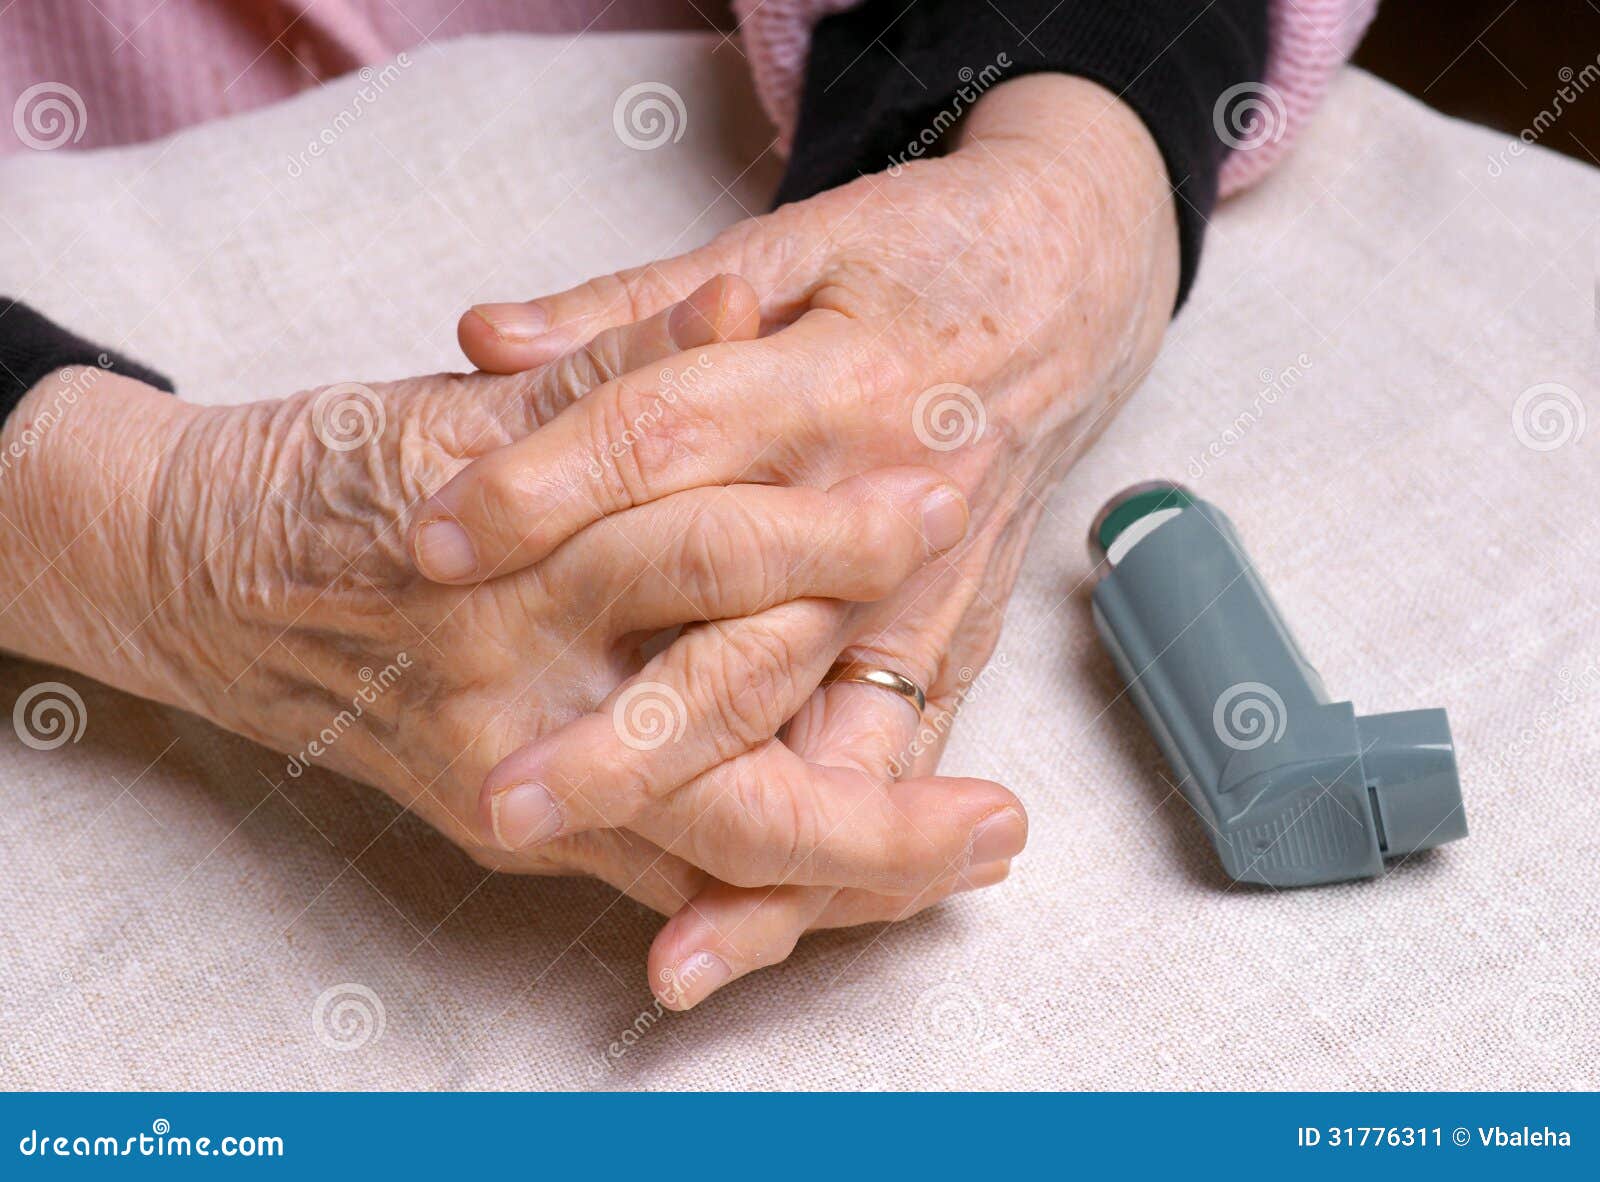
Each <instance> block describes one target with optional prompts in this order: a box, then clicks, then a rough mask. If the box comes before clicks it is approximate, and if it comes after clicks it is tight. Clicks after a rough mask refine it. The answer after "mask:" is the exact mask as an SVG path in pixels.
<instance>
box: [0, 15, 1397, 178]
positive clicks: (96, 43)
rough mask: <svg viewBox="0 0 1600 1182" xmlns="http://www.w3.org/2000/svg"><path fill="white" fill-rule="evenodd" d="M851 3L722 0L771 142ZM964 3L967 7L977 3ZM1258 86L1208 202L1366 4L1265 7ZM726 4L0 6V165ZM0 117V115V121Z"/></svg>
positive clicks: (1302, 100) (1270, 155)
mask: <svg viewBox="0 0 1600 1182" xmlns="http://www.w3.org/2000/svg"><path fill="white" fill-rule="evenodd" d="M856 2H857V0H733V5H732V7H733V12H734V13H735V14H736V15H737V16H738V18H739V29H740V33H741V35H742V37H743V40H744V48H745V52H746V55H747V56H748V58H749V60H750V68H751V70H752V72H753V73H754V76H755V85H756V91H757V93H758V94H759V95H760V97H761V102H762V104H763V105H764V106H765V107H766V109H767V111H768V113H769V114H770V115H771V116H772V118H773V121H774V122H775V123H776V124H777V126H778V131H779V135H780V138H781V141H782V143H783V144H785V145H787V143H788V141H789V135H790V133H791V132H792V131H793V127H794V119H795V112H796V109H797V107H798V103H799V89H800V82H801V78H802V76H803V74H804V71H805V60H806V46H807V43H808V41H809V39H810V35H811V27H812V25H814V24H815V23H816V22H817V21H818V20H819V19H821V18H822V17H823V16H826V15H828V14H829V13H833V12H838V11H841V10H842V9H846V8H849V7H851V6H852V5H853V4H854V3H856ZM975 2H976V0H975ZM1271 2H1272V7H1271V26H1270V33H1271V48H1270V56H1269V59H1268V65H1267V77H1266V79H1265V81H1266V85H1267V86H1268V87H1270V88H1271V89H1272V90H1273V91H1275V92H1276V100H1277V101H1278V105H1279V108H1280V113H1281V114H1282V115H1284V116H1286V120H1285V121H1284V125H1283V128H1282V132H1283V134H1281V135H1274V137H1273V140H1272V142H1270V143H1265V144H1262V145H1261V146H1260V147H1259V148H1257V149H1256V150H1254V151H1250V152H1234V153H1232V154H1231V155H1230V156H1229V157H1228V159H1227V161H1226V163H1225V164H1224V166H1223V170H1222V191H1223V193H1224V194H1226V193H1229V192H1232V191H1234V190H1236V189H1239V188H1242V187H1243V186H1245V185H1248V184H1250V183H1251V182H1252V181H1254V180H1255V179H1256V178H1257V177H1259V176H1261V175H1262V174H1263V173H1265V172H1266V171H1267V170H1268V169H1270V168H1271V167H1272V164H1273V162H1274V161H1275V160H1277V159H1278V157H1279V156H1281V155H1282V153H1283V152H1284V151H1285V150H1286V149H1287V147H1288V145H1289V142H1290V140H1291V139H1292V138H1293V137H1294V135H1295V132H1296V130H1297V129H1298V128H1299V127H1300V126H1301V125H1302V124H1303V123H1304V121H1305V119H1306V118H1307V117H1308V116H1309V115H1310V114H1311V112H1312V111H1313V110H1314V109H1315V107H1316V106H1317V104H1318V102H1320V101H1321V99H1322V96H1323V94H1324V93H1325V92H1326V91H1327V88H1328V83H1329V81H1330V80H1331V79H1332V77H1333V74H1334V72H1335V71H1336V70H1337V69H1338V67H1339V65H1340V64H1341V63H1342V62H1343V61H1344V60H1345V59H1346V58H1347V57H1349V55H1350V53H1351V51H1352V50H1353V49H1354V48H1355V45H1356V42H1357V41H1358V40H1359V39H1360V37H1361V34H1362V32H1363V31H1364V30H1365V29H1366V27H1367V24H1368V22H1370V21H1371V19H1372V15H1373V12H1374V11H1375V9H1376V8H1377V0H1271ZM727 8H728V5H727V0H721V2H720V3H718V2H715V0H713V2H709V3H708V0H404V2H403V3H391V0H232V2H231V3H225V2H223V0H95V2H94V3H92V4H90V3H86V2H85V0H12V2H11V3H9V4H7V5H5V6H4V9H3V11H0V101H3V103H4V105H5V109H8V110H9V111H10V114H11V119H9V120H4V119H0V152H8V151H17V150H21V149H25V148H39V147H60V146H68V145H69V144H70V145H75V146H77V147H83V148H88V147H101V146H104V145H108V144H123V143H134V142H137V141H140V140H147V139H151V138H154V137H156V136H160V135H165V134H166V133H168V132H171V131H176V130H177V129H179V128H181V127H185V126H188V125H189V124H191V123H198V122H201V121H203V120H206V119H212V118H215V117H217V116H219V115H226V114H230V113H232V112H235V111H244V110H248V109H250V108H251V107H256V106H260V105H262V104H263V103H268V102H272V101H274V100H276V99H280V98H284V97H286V96H288V95H291V94H294V93H296V92H297V91H300V90H304V89H306V88H307V87H310V86H315V85H318V84H319V83H321V82H322V81H323V80H325V79H327V78H332V77H335V76H337V75H339V74H343V73H346V72H348V71H350V70H354V69H358V68H360V67H361V66H364V65H375V64H378V63H380V62H383V61H386V60H387V59H389V58H390V57H392V56H393V55H394V54H396V53H398V52H400V51H401V50H407V49H414V48H416V47H417V46H419V45H423V44H427V43H431V42H434V41H440V40H444V39H445V38H448V37H455V36H459V35H461V34H465V33H486V32H498V31H505V30H519V31H525V32H546V33H559V32H571V33H579V32H584V31H588V30H608V29H622V28H653V29H704V28H706V27H707V25H708V23H709V21H708V15H707V14H708V12H709V14H710V16H709V19H717V20H720V19H722V18H724V17H725V16H726V15H727ZM4 113H5V110H0V115H3V114H4Z"/></svg>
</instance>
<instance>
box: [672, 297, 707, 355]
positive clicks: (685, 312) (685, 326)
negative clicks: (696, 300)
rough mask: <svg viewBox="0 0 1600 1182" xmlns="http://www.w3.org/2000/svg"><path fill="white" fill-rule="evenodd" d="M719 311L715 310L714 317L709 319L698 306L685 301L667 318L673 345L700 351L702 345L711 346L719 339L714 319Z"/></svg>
mask: <svg viewBox="0 0 1600 1182" xmlns="http://www.w3.org/2000/svg"><path fill="white" fill-rule="evenodd" d="M718 311H719V309H716V308H713V309H712V315H711V316H710V317H708V316H707V315H706V314H705V313H704V312H702V311H701V310H700V309H699V308H698V307H697V306H696V305H694V304H691V303H690V302H689V301H688V300H684V301H683V302H682V303H680V304H679V305H678V306H677V307H676V308H674V309H672V314H671V315H669V316H668V317H667V332H668V334H670V335H671V337H672V343H673V344H674V345H676V346H677V347H678V348H680V349H698V348H699V347H700V346H701V345H709V344H711V343H712V342H713V341H715V340H716V339H717V326H716V322H715V319H714V318H715V316H716V314H717V312H718Z"/></svg>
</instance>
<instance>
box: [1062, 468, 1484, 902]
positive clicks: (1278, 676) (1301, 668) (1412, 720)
mask: <svg viewBox="0 0 1600 1182" xmlns="http://www.w3.org/2000/svg"><path fill="white" fill-rule="evenodd" d="M1089 548H1090V551H1091V553H1092V554H1093V556H1094V558H1095V559H1096V563H1097V569H1098V572H1099V580H1098V582H1097V583H1096V585H1095V588H1094V595H1093V605H1094V623H1095V628H1096V629H1097V630H1098V631H1099V633H1100V638H1101V640H1102V641H1104V643H1105V646H1106V648H1108V649H1109V650H1110V651H1111V656H1112V659H1113V660H1114V661H1115V662H1116V665H1117V670H1118V672H1119V673H1121V674H1122V678H1123V680H1124V681H1125V682H1126V683H1127V686H1128V693H1129V695H1130V696H1131V697H1132V698H1133V700H1134V702H1135V703H1136V704H1137V705H1138V707H1139V712H1140V713H1141V714H1142V715H1143V716H1144V720H1145V722H1146V723H1147V724H1148V726H1149V727H1150V731H1151V733H1152V734H1153V735H1154V736H1155V739H1156V742H1157V744H1158V745H1159V746H1160V748H1161V752H1162V754H1163V755H1164V756H1166V759H1167V762H1168V763H1169V764H1171V766H1172V769H1173V771H1174V772H1176V773H1177V775H1178V777H1179V787H1180V788H1181V789H1182V791H1183V793H1184V795H1185V796H1186V797H1187V798H1188V800H1189V803H1190V804H1192V805H1193V806H1194V808H1195V810H1196V811H1197V812H1198V813H1199V814H1200V816H1201V818H1202V819H1203V820H1204V822H1205V823H1206V826H1207V828H1208V830H1209V832H1210V836H1211V840H1212V844H1213V845H1215V846H1216V849H1217V856H1218V857H1219V858H1221V860H1222V865H1223V868H1224V869H1225V870H1226V871H1227V872H1228V874H1229V875H1231V876H1232V877H1233V878H1235V879H1237V880H1239V881H1241V882H1257V883H1266V884H1267V885H1270V886H1275V887H1285V886H1305V885H1309V884H1311V883H1322V882H1339V881H1342V880H1344V879H1351V878H1367V877H1371V876H1375V875H1380V874H1382V873H1383V866H1384V859H1385V858H1398V857H1403V856H1404V855H1406V854H1409V853H1412V852H1413V851H1415V850H1423V849H1429V848H1431V847H1433V846H1436V845H1440V844H1441V843H1443V842H1447V841H1454V840H1455V839H1457V838H1460V837H1465V836H1466V835H1467V820H1466V813H1465V812H1464V811H1463V809H1462V804H1461V785H1460V782H1459V780H1458V779H1457V776H1456V759H1455V750H1454V747H1453V745H1452V743H1451V740H1450V725H1449V723H1448V721H1447V720H1446V719H1445V713H1444V711H1443V710H1407V711H1403V712H1401V713H1398V714H1368V715H1364V716H1361V717H1357V715H1356V712H1355V708H1354V707H1353V706H1352V705H1351V704H1350V703H1349V702H1334V701H1330V700H1329V697H1328V691H1327V690H1326V689H1325V688H1324V687H1323V684H1322V679H1321V678H1320V677H1319V676H1317V672H1316V670H1315V669H1313V668H1312V667H1311V665H1310V663H1309V662H1307V660H1306V659H1305V656H1304V655H1303V654H1302V653H1301V652H1300V649H1299V646H1298V645H1296V644H1295V641H1294V637H1293V636H1292V635H1291V634H1290V632H1289V628H1288V625H1287V624H1285V623H1284V620H1283V617H1282V616H1281V615H1280V614H1279V613H1278V608H1277V605H1276V604H1274V603H1273V601H1272V597H1271V596H1270V595H1268V594H1267V589H1266V587H1265V586H1264V585H1263V583H1262V582H1261V579H1260V577H1259V576H1258V575H1257V574H1256V570H1255V567H1254V566H1253V565H1252V564H1251V562H1250V559H1249V557H1248V556H1247V555H1246V554H1245V552H1244V547H1243V545H1242V544H1241V543H1240V541H1239V536H1238V534H1237V533H1235V532H1234V528H1233V524H1232V523H1231V522H1230V521H1229V520H1228V519H1227V517H1225V516H1224V515H1223V513H1222V511H1221V510H1220V509H1218V508H1217V507H1216V506H1215V505H1211V504H1208V503H1207V502H1205V501H1202V500H1200V499H1198V498H1197V497H1195V496H1194V495H1193V494H1192V493H1190V492H1189V491H1188V490H1187V489H1185V488H1183V487H1182V486H1181V485H1177V484H1173V483H1170V482H1165V481H1157V482H1150V483H1146V484H1138V485H1134V486H1133V487H1132V488H1129V489H1125V490H1124V491H1122V492H1121V493H1118V494H1117V495H1116V496H1115V497H1113V498H1112V499H1111V500H1110V501H1109V502H1108V503H1107V504H1106V506H1105V508H1103V509H1102V510H1101V511H1100V513H1099V515H1098V516H1097V517H1096V519H1095V522H1094V526H1093V528H1092V529H1091V530H1090V534H1089Z"/></svg>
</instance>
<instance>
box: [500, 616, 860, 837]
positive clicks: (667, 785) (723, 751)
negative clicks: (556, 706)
mask: <svg viewBox="0 0 1600 1182" xmlns="http://www.w3.org/2000/svg"><path fill="white" fill-rule="evenodd" d="M847 610H848V608H847V607H846V605H844V604H841V603H836V602H833V601H830V600H819V599H803V600H795V601H792V602H789V603H785V604H781V605H780V606H778V607H775V608H770V609H768V610H767V611H764V612H760V613H757V614H756V615H753V616H746V617H743V618H740V619H734V620H729V621H718V622H715V623H710V624H703V625H699V626H697V627H695V628H693V629H690V630H688V631H686V632H685V633H684V634H683V635H682V636H680V637H679V638H678V639H677V640H675V641H674V642H673V643H672V645H671V647H669V648H668V649H667V650H666V651H664V652H662V653H659V654H657V655H656V656H655V657H654V658H653V659H652V660H651V661H649V662H648V663H647V664H646V665H645V667H644V668H643V669H642V670H641V671H640V672H639V674H638V675H637V676H635V677H633V678H631V679H630V680H629V681H628V682H626V683H625V684H624V685H622V686H621V687H619V689H618V690H617V692H616V693H614V694H613V695H612V696H611V697H610V698H608V699H607V700H606V701H605V702H604V703H602V705H601V707H600V709H599V710H597V711H596V712H594V713H591V714H587V715H584V716H583V717H580V718H578V719H576V720H574V721H572V722H570V723H568V724H567V725H566V726H564V727H561V728H560V729H558V730H556V731H554V732H552V733H551V734H548V735H546V736H544V737H543V738H541V739H538V740H536V741H535V742H533V743H530V744H528V745H527V746H524V747H522V748H520V749H518V750H517V751H514V752H512V753H511V754H510V755H508V756H506V757H505V758H504V759H502V760H501V761H500V762H499V763H498V764H497V765H496V766H495V767H494V768H493V769H492V770H491V771H490V773H489V775H488V776H487V777H486V779H485V781H484V785H483V793H482V800H481V802H480V808H481V817H482V819H483V820H484V821H486V822H487V825H486V830H487V831H488V832H489V833H491V834H492V835H493V837H494V839H495V841H496V843H497V844H498V845H500V846H501V847H502V848H505V849H529V848H532V847H533V846H534V845H536V844H539V843H543V842H547V841H550V840H553V839H554V838H556V837H558V836H561V835H563V834H568V833H576V832H582V831H583V830H586V829H595V828H619V827H624V826H627V825H628V824H629V823H630V822H631V821H633V820H634V819H635V818H636V817H638V816H639V815H640V814H641V813H643V812H645V811H646V810H647V809H649V808H650V807H651V806H652V805H653V804H654V802H655V800H656V799H657V797H658V796H662V795H665V794H666V793H667V792H670V791H671V790H672V789H673V788H676V787H677V786H678V785H680V784H683V783H685V782H686V781H688V780H690V779H692V778H693V777H695V776H697V775H699V774H700V773H701V772H704V771H706V770H707V769H709V768H712V767H715V766H716V765H717V764H719V763H721V762H723V761H724V760H726V759H728V758H730V757H731V756H733V755H736V754H739V753H742V752H745V751H747V750H749V749H750V748H751V747H753V746H755V745H756V744H758V743H762V742H764V741H766V740H768V739H770V738H771V737H772V736H773V735H774V734H776V733H777V731H778V728H779V727H780V726H781V725H782V724H783V720H784V719H785V718H787V717H788V716H789V715H790V714H792V713H793V712H794V710H795V708H796V707H798V706H799V704H800V703H801V702H802V701H804V700H805V698H806V697H807V696H809V694H810V693H811V690H812V689H813V688H814V687H815V686H816V684H817V682H818V681H819V680H820V679H821V677H822V674H823V672H824V671H825V670H826V669H827V666H828V662H829V660H830V659H831V653H830V652H829V641H830V640H831V639H832V637H833V636H834V635H835V634H836V633H837V631H838V629H839V627H840V624H841V620H842V618H843V616H844V613H845V612H846V611H847Z"/></svg>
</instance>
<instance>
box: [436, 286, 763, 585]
mask: <svg viewBox="0 0 1600 1182" xmlns="http://www.w3.org/2000/svg"><path fill="white" fill-rule="evenodd" d="M759 327H760V318H759V316H758V314H757V313H756V308H755V293H754V292H753V291H752V290H751V289H750V285H749V284H748V283H746V282H745V281H744V280H742V279H740V278H738V277H737V276H732V275H719V276H717V277H715V278H713V279H711V280H710V281H708V282H706V283H704V284H702V285H701V286H700V287H699V288H697V289H696V290H695V291H694V292H692V293H691V294H690V295H689V297H688V298H687V299H685V300H683V301H682V302H681V303H677V304H674V305H672V306H670V307H668V308H666V309H663V310H662V311H660V312H658V313H656V314H655V315H654V316H651V317H649V318H647V319H645V320H642V321H639V322H637V323H632V324H626V325H622V326H619V327H616V328H609V329H606V330H605V331H604V332H601V333H600V334H599V335H597V336H596V337H595V338H594V339H593V340H591V341H590V342H589V343H588V344H587V345H586V346H585V347H584V348H582V349H580V350H577V351H576V352H573V353H569V354H567V355H565V356H563V357H562V358H561V359H560V360H558V361H557V362H556V363H555V364H553V365H549V366H546V367H544V368H542V369H540V370H538V371H536V372H535V373H532V374H529V375H526V376H522V377H518V378H513V379H502V378H483V379H482V380H483V381H484V382H486V383H490V386H489V388H490V390H491V391H492V392H493V396H496V397H499V398H502V399H503V400H504V401H505V403H506V410H505V411H504V412H503V413H504V414H505V416H506V419H507V421H508V422H510V423H512V424H513V425H514V427H513V430H514V433H516V427H515V425H516V424H520V433H519V434H520V437H522V438H526V437H527V435H528V434H530V433H531V432H533V431H534V430H536V429H537V428H539V427H540V426H542V425H543V424H545V423H548V422H550V421H552V420H553V419H555V418H556V417H557V416H558V415H559V414H560V412H561V411H562V410H564V409H565V408H566V407H568V406H570V405H571V404H572V403H573V402H575V401H577V400H579V399H580V398H582V397H583V396H584V395H585V394H588V393H589V392H590V391H591V390H594V389H597V388H600V387H603V386H604V385H605V384H606V383H608V382H612V381H615V380H616V379H618V378H620V377H622V376H623V375H625V374H628V373H632V372H634V371H635V370H639V369H641V368H645V367H651V373H652V375H653V377H654V379H655V380H658V381H662V382H666V381H668V380H669V378H670V379H671V380H680V379H678V378H677V377H676V373H677V371H676V370H673V369H670V368H662V369H659V370H657V369H655V368H654V366H655V365H656V364H657V363H662V362H670V361H672V360H673V359H678V361H679V365H680V367H681V368H683V370H684V372H689V371H691V370H692V369H693V367H694V365H695V362H694V361H692V360H691V361H684V360H682V358H683V355H684V354H685V353H687V352H690V351H693V350H695V349H700V348H703V347H704V346H706V345H710V344H714V343H718V342H723V341H733V340H741V339H745V338H748V337H752V336H754V335H755V333H756V331H757V330H758V328H759ZM498 450H500V449H496V451H498ZM489 454H490V455H493V454H495V452H490V453H489ZM416 521H417V524H416V525H415V526H414V527H413V529H412V531H411V537H410V539H409V544H410V550H411V555H412V561H413V562H415V563H416V565H417V569H418V570H419V571H421V572H422V574H423V575H424V576H425V577H427V578H431V579H433V580H435V581H436V582H454V583H470V582H474V581H476V579H477V578H478V577H479V570H480V564H479V555H478V552H477V550H476V547H475V544H474V542H473V540H472V538H471V537H470V536H469V535H468V533H467V532H466V531H464V530H463V529H462V528H461V526H460V524H459V523H458V522H456V521H455V520H453V519H452V518H451V517H450V515H449V514H448V513H443V512H440V511H439V509H438V507H437V505H426V504H425V505H424V506H423V507H422V509H421V510H420V511H419V512H418V513H417V515H416Z"/></svg>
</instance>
